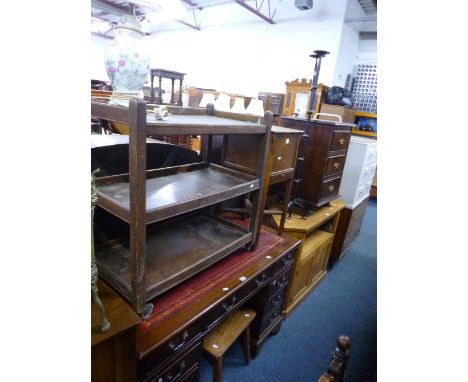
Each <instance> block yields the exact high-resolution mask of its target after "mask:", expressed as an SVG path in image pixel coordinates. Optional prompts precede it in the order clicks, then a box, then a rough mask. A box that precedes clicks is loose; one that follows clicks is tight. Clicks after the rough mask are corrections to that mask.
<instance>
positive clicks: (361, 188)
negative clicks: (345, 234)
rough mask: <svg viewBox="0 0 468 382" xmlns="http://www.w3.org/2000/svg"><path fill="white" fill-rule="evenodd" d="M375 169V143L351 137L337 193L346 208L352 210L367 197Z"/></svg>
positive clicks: (363, 138)
mask: <svg viewBox="0 0 468 382" xmlns="http://www.w3.org/2000/svg"><path fill="white" fill-rule="evenodd" d="M376 168H377V141H376V140H375V139H370V138H365V137H358V136H354V135H353V136H352V137H351V141H350V142H349V148H348V154H347V157H346V162H345V166H344V169H343V176H342V178H341V185H340V191H339V195H340V199H341V200H342V201H343V202H344V204H345V206H346V207H347V208H351V209H353V208H354V207H356V206H357V205H358V204H359V203H361V202H362V201H363V200H364V199H365V198H367V196H369V192H370V189H371V186H372V179H373V178H374V174H375V170H376Z"/></svg>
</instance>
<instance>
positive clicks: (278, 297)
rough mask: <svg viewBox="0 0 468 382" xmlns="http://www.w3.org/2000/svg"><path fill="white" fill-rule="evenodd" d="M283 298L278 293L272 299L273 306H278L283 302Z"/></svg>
mask: <svg viewBox="0 0 468 382" xmlns="http://www.w3.org/2000/svg"><path fill="white" fill-rule="evenodd" d="M281 300H282V296H280V295H278V296H275V297H273V298H272V299H271V303H272V304H273V306H276V305H278V304H279V303H280V302H281Z"/></svg>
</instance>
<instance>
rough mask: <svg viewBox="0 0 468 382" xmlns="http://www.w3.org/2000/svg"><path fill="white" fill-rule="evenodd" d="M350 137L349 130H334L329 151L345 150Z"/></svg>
mask: <svg viewBox="0 0 468 382" xmlns="http://www.w3.org/2000/svg"><path fill="white" fill-rule="evenodd" d="M350 139H351V131H335V132H334V133H333V137H332V141H331V145H330V151H336V150H347V149H348V146H349V140H350Z"/></svg>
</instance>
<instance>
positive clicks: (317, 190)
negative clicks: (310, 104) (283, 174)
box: [279, 116, 354, 209]
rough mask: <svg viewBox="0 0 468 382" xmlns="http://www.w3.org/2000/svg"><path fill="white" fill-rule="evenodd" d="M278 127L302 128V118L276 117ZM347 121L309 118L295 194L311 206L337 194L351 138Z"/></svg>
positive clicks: (318, 204) (303, 119)
mask: <svg viewBox="0 0 468 382" xmlns="http://www.w3.org/2000/svg"><path fill="white" fill-rule="evenodd" d="M279 124H280V126H284V127H290V128H294V129H300V130H305V128H306V124H307V120H306V119H305V118H293V117H283V116H282V117H280V119H279ZM353 126H354V125H353V124H350V123H335V122H331V121H321V120H320V121H319V120H312V121H311V127H310V132H309V137H308V140H307V145H306V149H305V155H304V159H303V160H304V164H303V171H302V176H301V181H300V182H299V186H298V187H299V189H298V194H297V196H298V197H299V198H301V199H302V200H303V201H305V202H306V204H308V205H309V206H310V207H311V208H313V209H316V208H319V207H321V206H323V205H325V204H326V203H328V202H329V201H330V200H333V199H335V198H337V197H338V195H339V194H338V190H339V189H340V184H341V175H342V173H343V167H344V164H345V162H346V154H347V151H348V145H349V141H350V138H351V129H352V127H353Z"/></svg>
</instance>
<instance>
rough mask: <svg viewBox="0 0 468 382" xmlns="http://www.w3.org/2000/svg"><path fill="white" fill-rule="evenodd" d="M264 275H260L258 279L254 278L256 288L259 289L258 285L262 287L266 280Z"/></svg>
mask: <svg viewBox="0 0 468 382" xmlns="http://www.w3.org/2000/svg"><path fill="white" fill-rule="evenodd" d="M266 278H267V277H266V274H265V273H262V275H261V276H260V278H256V279H255V284H257V286H258V287H259V286H260V285H262V284H263V283H264V282H265V280H266Z"/></svg>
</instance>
